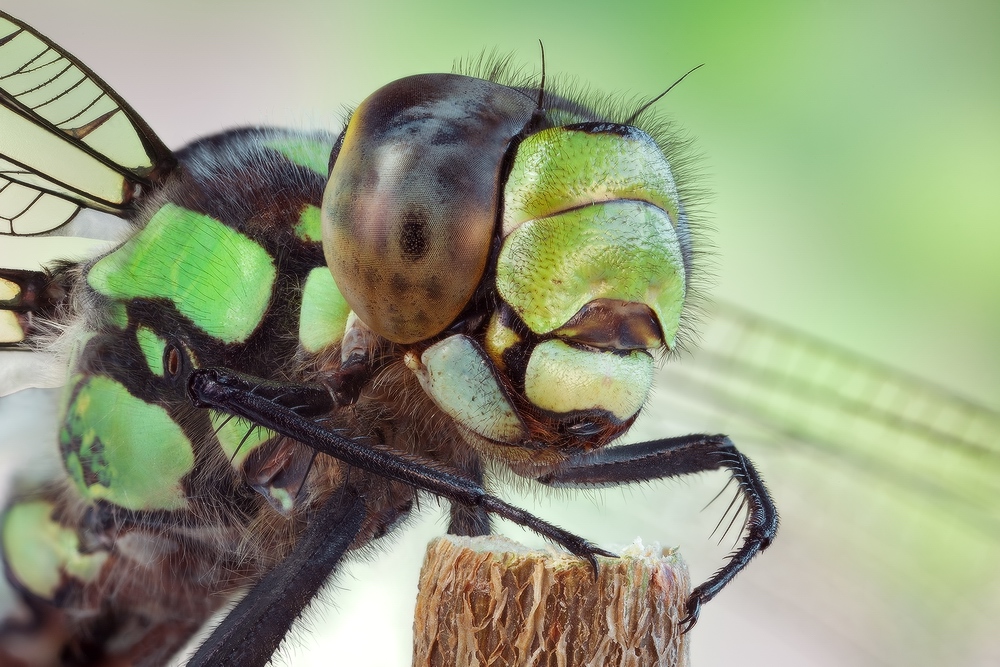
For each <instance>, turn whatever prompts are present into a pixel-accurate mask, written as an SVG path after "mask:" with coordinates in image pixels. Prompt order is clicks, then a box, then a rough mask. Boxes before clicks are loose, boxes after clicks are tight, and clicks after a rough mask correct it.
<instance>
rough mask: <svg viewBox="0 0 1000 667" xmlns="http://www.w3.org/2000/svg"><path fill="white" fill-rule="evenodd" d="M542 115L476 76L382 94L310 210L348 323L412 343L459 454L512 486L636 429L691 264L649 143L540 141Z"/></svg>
mask: <svg viewBox="0 0 1000 667" xmlns="http://www.w3.org/2000/svg"><path fill="white" fill-rule="evenodd" d="M554 104H555V105H556V106H557V108H556V109H555V111H556V112H558V111H560V110H559V109H558V104H559V102H558V101H556V102H554ZM536 109H537V106H536V101H535V100H534V99H533V98H531V97H529V96H528V95H527V94H526V93H525V92H524V91H520V90H516V89H513V88H508V87H506V86H503V85H499V84H496V83H493V82H489V81H483V80H481V79H472V78H469V77H462V76H457V75H423V76H416V77H410V78H407V79H402V80H400V81H397V82H395V83H393V84H390V85H388V86H386V87H384V88H382V89H381V90H379V91H378V92H377V93H375V94H374V95H373V96H372V97H370V98H369V99H368V100H366V101H365V102H364V103H362V105H361V106H360V107H359V109H358V110H357V111H356V112H355V113H354V115H353V117H352V118H351V121H350V123H349V124H348V126H347V128H346V130H345V131H344V134H343V137H342V141H341V143H340V147H339V151H336V152H335V159H334V162H333V169H332V171H331V177H330V180H329V183H328V185H327V188H326V192H325V195H324V204H323V224H324V228H323V239H324V243H323V247H324V253H325V255H326V259H327V264H328V265H329V267H330V270H331V271H332V273H333V276H334V278H335V281H336V284H337V286H338V288H339V289H340V290H341V292H342V293H343V295H344V298H345V300H346V301H347V303H348V304H349V305H350V307H351V309H352V311H353V312H354V313H356V314H357V316H358V319H357V320H356V326H359V327H360V326H363V327H366V328H367V329H368V330H369V331H371V332H372V333H373V334H374V335H376V336H378V337H381V338H384V339H387V340H389V341H392V342H395V343H399V344H404V345H410V346H411V347H410V348H409V349H407V351H406V353H405V357H404V360H405V363H406V365H407V366H408V367H409V368H410V369H411V370H412V371H413V372H414V373H415V374H416V375H417V377H418V378H419V380H420V383H421V385H422V386H423V388H424V389H425V391H426V392H427V393H428V395H429V396H431V398H432V399H433V400H434V401H435V403H436V404H437V405H438V407H440V408H441V409H442V410H443V411H445V412H446V413H447V414H449V415H450V416H451V417H453V418H454V419H455V420H456V422H457V423H458V424H459V426H460V428H462V430H463V433H464V434H465V435H466V437H467V439H468V441H469V442H470V443H471V444H473V445H474V446H476V447H478V448H480V449H481V450H483V451H484V452H488V453H490V454H496V455H500V456H501V457H503V458H505V459H507V460H508V461H509V462H510V463H512V464H515V465H517V466H518V470H519V471H523V472H527V471H528V468H527V467H524V466H526V465H529V464H531V465H540V464H542V463H544V462H545V461H546V459H548V460H550V461H551V462H553V463H555V462H558V461H559V460H561V459H560V458H559V457H560V456H564V455H565V453H566V452H565V451H563V452H560V451H559V449H560V448H562V449H564V450H568V451H569V452H574V451H580V450H584V449H591V448H594V447H599V446H602V445H604V444H606V443H607V442H609V441H610V440H612V439H613V438H614V437H616V436H618V435H620V434H621V433H622V432H623V431H624V430H625V429H627V428H628V426H629V425H630V424H631V423H632V421H633V420H634V418H635V416H636V414H637V413H638V411H639V408H640V407H641V406H642V404H643V403H644V402H645V399H646V394H647V393H648V391H649V388H650V385H651V383H652V363H653V358H652V356H651V354H650V353H651V352H654V351H656V350H661V349H664V348H668V347H669V346H670V345H672V344H673V342H674V339H675V337H676V332H677V329H678V326H679V323H680V315H681V312H682V310H683V306H684V299H685V283H686V273H687V271H688V268H687V265H686V263H685V262H686V257H687V256H689V254H690V249H689V247H688V239H687V229H686V220H685V219H684V214H683V209H682V206H681V204H680V201H679V198H678V195H677V191H676V187H675V185H674V182H673V177H672V174H671V172H670V168H669V164H668V163H667V161H666V159H665V158H664V156H663V152H662V150H661V149H659V148H658V147H657V146H656V144H655V142H654V141H653V140H652V138H650V137H649V135H647V134H645V133H644V132H642V131H641V130H638V129H636V128H633V127H629V126H626V125H618V124H613V123H600V122H593V121H591V122H578V123H575V124H570V125H562V126H558V127H552V126H551V123H552V121H551V120H549V118H548V117H547V115H546V114H545V113H543V112H540V111H538V112H536ZM549 113H550V114H551V113H552V112H549ZM581 120H583V119H581ZM559 388H562V390H561V391H560V390H559ZM484 398H485V400H484Z"/></svg>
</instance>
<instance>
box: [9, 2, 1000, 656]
mask: <svg viewBox="0 0 1000 667" xmlns="http://www.w3.org/2000/svg"><path fill="white" fill-rule="evenodd" d="M3 9H4V10H5V11H8V12H10V13H11V14H13V15H14V16H17V17H19V18H21V19H24V20H26V21H28V22H29V23H30V24H32V25H34V26H35V27H36V28H38V29H39V30H40V31H41V32H42V33H43V34H46V35H48V36H49V37H51V38H52V39H53V40H54V41H56V42H57V43H59V44H61V45H62V46H64V47H66V48H67V49H68V50H69V51H70V52H72V53H74V54H75V55H77V56H78V57H79V58H80V59H81V60H83V61H84V62H85V63H87V64H88V65H89V66H90V67H91V68H93V69H94V70H95V71H96V72H97V73H99V74H100V76H102V77H103V78H105V79H106V80H107V81H108V82H109V83H110V84H111V85H112V86H113V87H114V88H115V89H116V90H117V91H119V92H120V93H121V94H122V96H123V97H124V98H125V99H127V100H128V101H129V102H130V103H131V104H133V105H134V107H135V108H136V109H137V110H138V111H139V113H140V114H141V115H142V116H143V117H145V118H146V120H147V121H148V122H149V124H150V125H151V126H152V127H153V128H154V129H155V130H156V131H157V132H158V133H159V134H160V136H161V137H162V138H163V139H164V140H165V141H166V143H167V144H168V145H170V146H174V147H178V146H180V145H183V144H184V143H186V142H187V141H190V140H191V139H193V138H195V137H198V136H201V135H205V134H209V133H212V132H215V131H218V130H221V129H224V128H227V127H231V126H234V125H241V124H252V123H274V124H282V125H287V124H294V125H306V126H313V125H323V126H327V127H331V128H338V127H339V119H340V118H341V116H342V114H343V111H344V109H346V108H349V107H351V106H353V105H355V104H356V103H358V102H359V101H360V100H362V99H363V98H364V97H365V96H366V95H367V94H368V93H370V92H372V91H373V90H374V89H375V88H377V87H378V86H380V85H382V84H384V83H387V82H389V81H391V80H393V79H396V78H399V77H401V76H405V75H408V74H414V73H419V72H434V71H447V70H449V69H450V68H451V66H452V63H453V61H454V60H455V59H457V58H463V57H467V56H470V55H472V56H474V55H476V54H478V53H480V52H481V51H482V50H484V49H492V48H494V47H496V48H498V49H499V50H500V51H501V52H513V53H514V54H516V60H518V61H519V62H522V63H524V64H525V66H526V67H527V68H528V70H529V71H530V70H531V68H536V69H537V64H538V60H539V56H538V46H537V41H538V40H539V39H541V40H542V41H543V42H544V45H545V53H546V66H547V69H548V72H549V73H551V74H560V75H568V76H571V77H575V78H577V79H579V80H580V81H581V82H586V83H588V84H590V85H591V86H593V88H594V89H596V90H603V91H609V92H623V93H633V94H639V95H646V96H652V95H655V94H657V93H659V92H660V91H661V90H663V89H664V88H665V87H666V86H668V85H669V84H670V83H672V82H673V81H674V80H675V79H676V78H677V77H678V76H680V75H681V74H683V73H684V72H685V71H687V70H688V69H690V68H691V67H693V66H695V65H698V64H700V63H705V67H703V68H702V69H700V70H698V72H696V73H695V74H693V75H692V76H691V77H689V78H688V79H687V80H685V81H684V82H683V84H681V85H680V86H678V87H677V88H676V89H675V90H674V91H672V92H671V93H670V94H669V95H668V96H667V97H666V98H665V99H664V100H663V101H661V102H660V103H659V105H658V107H659V108H661V109H662V110H663V111H664V112H666V113H667V114H668V115H669V116H670V117H671V118H673V119H674V120H675V121H677V123H678V124H679V125H680V126H681V127H682V128H683V129H684V131H685V132H686V133H687V134H689V135H690V136H691V137H693V138H694V139H695V140H696V144H695V146H696V150H697V152H698V153H700V154H701V155H702V156H703V159H702V161H701V168H702V171H703V172H704V173H703V176H702V179H703V185H704V186H705V187H706V188H708V189H709V190H710V191H711V193H712V195H711V197H710V198H709V199H708V200H707V201H706V202H705V204H704V206H703V208H704V209H705V211H706V212H707V215H706V222H707V226H708V227H709V228H710V230H711V231H710V232H709V233H708V238H709V239H710V241H711V246H712V247H711V248H710V250H711V251H712V252H713V253H714V258H713V261H712V265H713V267H712V273H713V274H714V275H713V276H712V278H713V282H714V284H715V289H714V294H715V295H717V296H719V297H722V298H725V299H727V300H731V301H736V302H738V303H740V304H743V305H745V306H746V307H748V308H750V309H752V310H754V311H756V312H759V313H762V314H765V315H768V316H770V317H773V318H776V319H778V320H781V321H784V322H786V323H790V324H793V325H795V326H797V327H799V328H801V329H804V330H807V331H809V332H812V333H814V334H817V335H819V336H822V337H823V338H826V339H829V340H832V341H835V342H838V343H840V344H842V345H845V346H847V347H849V348H852V349H854V350H857V351H859V352H862V353H864V354H866V355H869V356H871V357H873V358H876V359H880V360H883V361H885V362H887V363H890V364H892V365H895V366H899V367H901V368H905V369H907V370H909V371H911V372H913V373H915V374H917V375H919V376H922V377H925V378H928V379H930V380H932V381H934V382H936V383H938V384H941V385H945V386H948V387H950V388H953V389H955V390H957V391H959V392H961V393H963V394H965V395H968V396H970V397H972V398H974V399H976V400H978V401H980V402H982V403H985V404H987V405H989V406H992V407H994V408H996V407H1000V353H998V352H997V343H998V342H1000V298H998V296H1000V196H998V193H1000V185H998V184H1000V38H998V36H1000V3H997V2H996V1H995V0H989V1H982V2H976V1H972V0H958V1H951V2H943V1H933V2H930V1H929V2H917V1H913V0H910V1H904V0H895V1H892V0H872V1H867V2H859V1H844V2H822V1H814V2H806V1H791V0H787V1H779V0H774V1H760V2H736V1H725V2H694V1H685V2H674V1H669V0H666V1H664V0H661V1H659V2H616V3H600V2H593V1H591V0H578V1H575V2H544V1H543V0H533V1H532V2H524V1H521V0H518V1H508V2H496V3H473V2H459V1H445V0H426V1H423V2H405V3H404V2H378V1H373V2H367V3H362V2H338V1H332V2H322V1H319V0H311V1H306V0H286V1H284V2H281V3H277V2H263V1H259V0H241V1H228V0H200V1H198V2H194V1H190V0H172V1H170V2H148V1H145V2H144V1H139V0H135V1H133V2H120V1H117V0H89V1H88V2H77V1H75V0H73V1H69V0H66V1H60V2H45V1H39V0H25V1H17V0H4V2H3ZM713 516H714V515H713ZM705 521H706V522H707V523H709V524H711V523H714V519H711V518H705ZM434 530H440V526H439V525H437V526H432V527H431V528H430V529H429V531H430V532H433V531H434ZM652 537H655V535H654V536H652ZM929 537H930V538H931V539H933V537H934V536H929ZM415 544H416V546H411V543H410V542H401V543H400V545H406V546H405V548H406V549H416V550H417V551H416V553H413V554H408V555H407V557H408V558H409V562H413V561H417V562H418V561H419V558H420V549H422V546H421V545H420V543H419V542H417V543H415ZM400 548H403V547H400ZM398 557H399V556H397V554H396V553H393V554H392V555H391V556H388V557H385V556H383V557H382V561H376V565H373V566H372V567H373V571H375V572H377V571H378V563H379V562H382V563H383V567H386V565H384V563H386V562H388V563H394V562H395V561H394V560H388V561H387V560H386V558H390V559H396V558H398ZM389 567H394V566H391V565H390V566H389ZM414 567H415V566H414ZM751 571H752V570H751ZM367 576H369V575H362V574H358V575H357V577H358V581H357V582H355V581H354V580H353V579H346V580H344V581H343V582H342V585H343V586H344V587H345V588H351V589H356V588H357V586H361V585H363V583H362V581H361V580H362V579H364V578H365V577H367ZM750 576H752V575H751V574H747V575H746V577H750ZM411 585H412V584H411ZM380 590H381V589H380ZM383 593H384V591H383ZM379 595H380V593H378V592H377V591H376V592H371V591H369V592H367V593H365V594H364V595H362V596H361V597H360V598H358V599H359V600H360V602H356V603H348V602H344V603H342V604H344V605H349V604H360V605H362V607H366V606H367V607H371V608H372V610H371V613H372V614H374V616H369V617H364V616H363V615H362V614H361V612H358V613H357V617H358V618H367V619H368V620H366V621H364V622H363V623H361V624H360V626H359V627H358V628H355V627H354V626H353V625H351V619H353V618H355V617H356V615H355V612H354V611H351V609H354V608H352V607H350V606H347V607H346V611H345V612H343V613H341V614H340V615H339V616H338V617H337V618H336V619H335V620H333V621H331V623H332V624H333V625H338V626H340V627H341V628H342V634H346V635H349V636H347V638H346V640H345V641H347V642H348V643H350V641H351V639H353V640H354V642H355V643H362V644H363V643H364V642H373V643H371V644H369V646H371V647H372V648H371V649H370V650H369V652H368V653H361V654H359V655H363V656H368V658H369V659H368V660H367V661H366V660H365V659H363V658H356V659H355V660H360V662H358V661H355V662H353V663H352V664H379V665H381V664H386V665H392V664H400V663H398V662H393V661H392V660H391V659H390V658H386V657H383V653H384V652H385V651H388V649H386V648H385V647H386V646H389V645H391V644H392V641H393V640H390V639H387V638H382V639H380V640H379V639H374V640H373V639H363V638H360V637H361V635H360V633H361V632H363V631H365V630H368V631H372V632H373V633H374V635H375V636H377V637H382V634H381V633H382V632H384V631H385V630H384V628H381V627H379V626H380V625H381V622H380V621H379V620H378V619H382V618H385V617H387V614H386V613H385V611H384V610H385V608H386V605H389V604H390V603H392V602H393V601H394V598H393V597H392V596H391V595H389V596H388V597H387V598H386V599H383V598H382V597H379ZM724 598H725V595H723V596H722V598H720V600H719V601H717V602H715V603H713V604H712V605H709V607H708V608H707V609H706V612H705V615H704V620H703V625H705V626H708V625H710V624H711V623H712V621H711V619H712V614H713V613H718V614H723V613H724V612H722V611H720V612H716V610H715V609H714V607H716V606H719V607H721V606H722V605H724V604H725V602H724ZM406 604H410V602H409V598H407V599H406ZM403 607H404V609H403V612H402V613H401V616H402V617H403V618H405V617H406V612H405V605H403ZM372 619H375V620H372ZM404 622H405V621H404ZM737 622H738V619H734V623H737ZM317 623H320V621H317ZM385 623H386V624H389V621H388V620H386V621H385ZM343 628H350V631H349V632H347V631H343ZM405 630H406V628H405V627H404V628H403V631H404V634H405ZM704 632H705V633H706V635H705V636H709V635H708V633H709V632H716V633H717V634H715V635H711V636H713V637H718V638H719V639H712V640H708V639H706V640H704V641H705V643H706V644H707V643H709V641H711V643H712V644H713V646H714V645H715V644H716V643H718V642H720V641H722V642H723V643H725V641H724V639H725V638H726V637H738V636H739V634H738V633H739V631H738V629H737V628H734V627H732V626H730V627H724V628H717V629H715V630H710V628H705V629H704ZM782 632H785V633H786V635H787V637H789V638H790V637H792V636H793V635H794V634H795V633H796V632H797V630H795V629H794V628H792V629H789V628H785V629H780V628H779V630H777V631H776V633H777V634H776V635H775V636H776V637H781V636H782V634H781V633H782ZM809 633H813V635H810V634H809ZM829 634H830V636H832V637H833V639H830V637H820V636H818V634H817V633H816V631H815V630H813V629H810V630H809V631H808V632H807V633H806V635H807V636H805V637H804V638H803V637H796V638H795V639H794V642H797V644H796V646H798V645H799V644H801V645H802V646H804V647H806V648H802V649H801V651H798V652H796V653H795V654H794V655H796V656H799V658H800V659H798V660H796V661H793V662H789V663H788V664H837V662H836V661H835V660H834V661H833V662H828V660H830V659H832V658H830V657H829V653H828V651H829V650H830V649H829V642H831V641H832V642H833V643H834V644H837V643H838V642H839V643H840V644H848V645H850V644H852V643H853V642H855V641H857V642H861V640H855V638H853V637H852V636H851V632H850V630H849V629H845V628H834V629H833V630H832V631H831V632H830V633H829ZM814 635H815V636H814ZM386 636H388V635H386ZM694 641H695V654H694V655H695V661H694V664H695V665H705V664H724V663H726V662H730V661H731V662H735V661H736V660H737V659H738V660H739V661H740V662H741V664H758V662H755V661H754V660H756V656H752V655H748V654H752V653H754V651H748V650H746V649H744V648H741V646H739V645H737V643H738V642H735V641H734V642H732V643H733V645H732V646H729V647H722V648H711V647H706V648H703V649H700V647H699V644H698V642H699V641H700V638H699V636H698V633H697V632H696V633H695V635H694ZM788 641H789V642H793V640H792V639H788ZM869 641H871V639H870V638H869ZM875 641H877V638H876V640H875ZM302 642H307V640H302ZM824 642H827V643H826V644H824ZM813 645H815V647H816V648H815V649H811V648H808V647H809V646H813ZM305 646H306V645H305V644H304V645H303V647H302V648H300V649H298V651H299V652H298V653H296V652H295V651H294V650H293V652H292V653H291V654H290V655H291V656H293V658H292V659H291V664H298V663H297V662H296V659H295V658H294V656H296V655H297V656H299V657H300V658H302V656H304V655H305V653H306V652H307V648H305ZM726 648H728V649H729V652H728V653H726V650H725V649H726ZM330 650H338V651H342V652H343V651H348V650H350V649H347V648H337V649H330ZM699 650H700V651H701V652H700V653H699ZM977 650H979V649H977ZM990 650H996V647H995V646H993V647H992V648H984V649H982V650H981V651H980V653H979V654H981V655H983V656H985V657H984V658H983V663H982V664H990V663H989V661H990V660H992V659H993V658H994V657H995V654H992V653H989V651H990ZM380 651H382V652H380ZM810 651H811V652H810ZM390 652H391V651H390ZM979 654H977V655H979ZM341 655H346V654H345V653H341ZM699 656H703V657H699ZM727 656H728V657H727ZM824 656H826V657H824ZM763 658H764V659H763V661H761V662H760V663H759V664H779V662H780V661H779V660H778V659H777V658H772V659H771V662H768V661H767V659H766V656H763ZM382 660H385V661H386V662H381V661H382ZM901 661H902V659H901ZM909 661H911V658H907V662H909ZM892 662H894V661H893V660H889V661H888V662H886V659H884V658H879V659H878V660H875V659H873V662H872V664H890V663H892Z"/></svg>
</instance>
